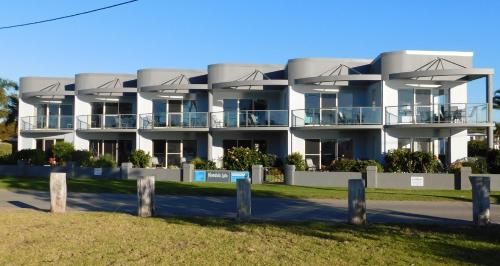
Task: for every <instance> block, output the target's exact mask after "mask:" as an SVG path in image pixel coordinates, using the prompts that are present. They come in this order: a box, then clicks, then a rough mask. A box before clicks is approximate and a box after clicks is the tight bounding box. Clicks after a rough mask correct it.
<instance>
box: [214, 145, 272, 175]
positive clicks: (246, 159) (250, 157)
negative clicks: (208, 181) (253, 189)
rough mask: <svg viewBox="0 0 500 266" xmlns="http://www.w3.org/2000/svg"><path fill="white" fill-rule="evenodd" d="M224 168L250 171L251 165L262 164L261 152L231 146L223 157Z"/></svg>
mask: <svg viewBox="0 0 500 266" xmlns="http://www.w3.org/2000/svg"><path fill="white" fill-rule="evenodd" d="M223 163H224V168H225V169H228V170H238V171H250V170H252V165H257V164H262V153H261V152H260V151H259V150H256V149H251V148H246V147H233V148H231V149H229V150H228V151H227V152H226V154H225V155H224V158H223Z"/></svg>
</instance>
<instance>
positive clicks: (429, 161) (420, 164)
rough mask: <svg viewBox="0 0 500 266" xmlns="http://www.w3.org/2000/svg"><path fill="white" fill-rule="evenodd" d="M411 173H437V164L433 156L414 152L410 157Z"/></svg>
mask: <svg viewBox="0 0 500 266" xmlns="http://www.w3.org/2000/svg"><path fill="white" fill-rule="evenodd" d="M410 160H411V165H412V168H411V169H410V170H411V171H410V172H413V173H435V172H437V169H438V166H439V162H438V160H437V158H435V156H434V155H432V154H430V153H428V152H422V151H416V152H412V153H411V156H410Z"/></svg>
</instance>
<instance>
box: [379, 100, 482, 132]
mask: <svg viewBox="0 0 500 266" xmlns="http://www.w3.org/2000/svg"><path fill="white" fill-rule="evenodd" d="M385 119H386V125H389V126H401V127H482V126H490V124H491V123H489V122H488V104H486V103H451V104H433V105H400V106H388V107H386V110H385Z"/></svg>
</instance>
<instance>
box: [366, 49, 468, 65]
mask: <svg viewBox="0 0 500 266" xmlns="http://www.w3.org/2000/svg"><path fill="white" fill-rule="evenodd" d="M389 54H408V55H442V56H466V57H472V56H474V52H464V51H435V50H434V51H431V50H398V51H391V52H383V53H381V54H379V55H378V56H377V57H375V59H373V62H376V61H377V60H379V59H380V58H381V57H382V56H384V55H389Z"/></svg>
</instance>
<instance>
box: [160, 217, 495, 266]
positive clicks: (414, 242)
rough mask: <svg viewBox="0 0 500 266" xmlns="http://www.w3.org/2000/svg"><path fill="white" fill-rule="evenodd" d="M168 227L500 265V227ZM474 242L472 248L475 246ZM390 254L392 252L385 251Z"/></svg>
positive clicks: (209, 221)
mask: <svg viewBox="0 0 500 266" xmlns="http://www.w3.org/2000/svg"><path fill="white" fill-rule="evenodd" d="M162 219H164V220H165V221H166V222H168V223H175V224H186V225H193V224H194V225H197V226H203V227H213V228H218V229H223V230H227V231H230V232H246V233H253V231H254V230H255V229H258V228H269V227H273V228H278V229H279V230H283V231H286V232H289V233H292V234H296V235H300V236H309V237H315V238H321V239H325V240H330V241H337V242H342V243H352V244H353V245H363V244H361V243H364V242H366V240H371V241H377V242H376V243H377V245H380V244H382V243H383V242H385V243H383V244H384V245H386V243H387V242H391V244H393V245H394V246H395V247H396V248H402V249H405V250H406V252H411V253H413V254H415V257H414V258H415V260H416V261H413V263H417V264H418V257H419V256H420V257H422V256H429V255H431V254H432V255H434V256H439V257H441V258H444V259H448V260H454V261H460V262H464V263H472V264H478V265H498V261H499V259H500V226H498V225H492V226H489V227H486V228H475V227H472V226H463V225H461V226H449V225H422V224H391V225H387V224H372V225H368V226H362V227H359V226H352V225H348V224H345V223H325V222H294V223H292V222H286V223H284V222H273V221H265V222H263V221H252V222H248V223H235V222H234V221H233V220H231V219H214V218H200V217H195V218H182V217H175V218H162ZM471 242H472V244H471ZM385 249H386V250H387V252H390V250H389V248H387V247H385Z"/></svg>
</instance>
